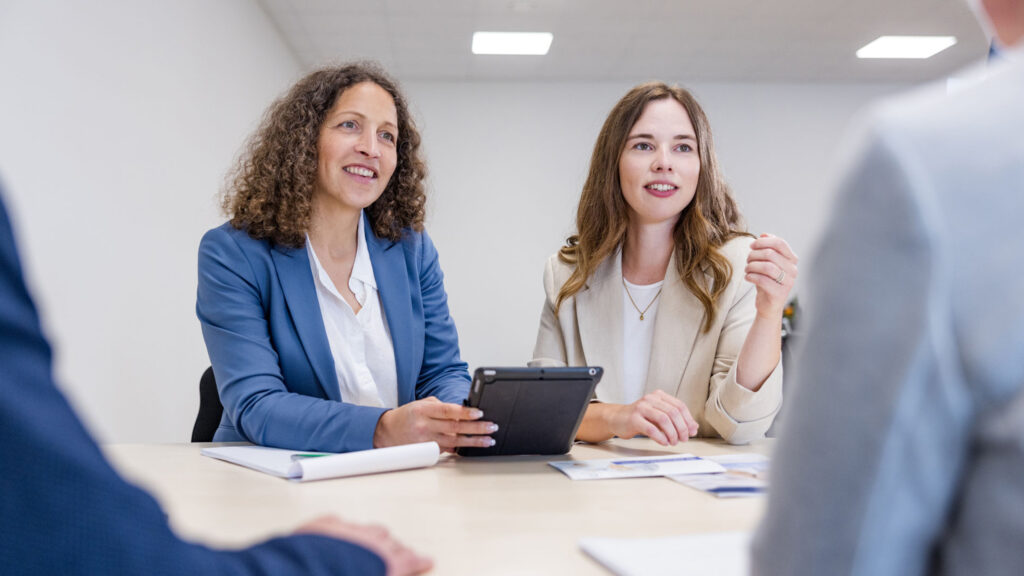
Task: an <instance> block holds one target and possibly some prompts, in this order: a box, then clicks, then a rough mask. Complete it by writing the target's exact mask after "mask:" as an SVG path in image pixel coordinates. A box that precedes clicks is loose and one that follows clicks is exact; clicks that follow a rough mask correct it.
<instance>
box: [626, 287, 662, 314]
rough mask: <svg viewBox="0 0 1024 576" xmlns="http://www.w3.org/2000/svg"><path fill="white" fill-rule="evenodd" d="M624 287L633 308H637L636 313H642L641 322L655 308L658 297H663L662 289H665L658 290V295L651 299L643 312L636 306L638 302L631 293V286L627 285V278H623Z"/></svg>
mask: <svg viewBox="0 0 1024 576" xmlns="http://www.w3.org/2000/svg"><path fill="white" fill-rule="evenodd" d="M622 287H623V288H625V289H626V296H627V297H628V298H629V303H630V304H632V305H633V308H635V309H636V311H637V312H639V313H640V320H641V321H643V319H644V314H646V313H647V311H648V310H650V309H651V306H654V303H655V302H657V301H658V296H661V288H664V285H662V287H661V288H658V293H657V294H655V295H654V298H651V301H650V302H649V303H648V304H647V306H646V307H645V308H644V309H643V310H641V309H640V307H639V306H637V305H636V300H633V295H632V294H630V293H629V286H627V285H626V277H625V276H623V277H622Z"/></svg>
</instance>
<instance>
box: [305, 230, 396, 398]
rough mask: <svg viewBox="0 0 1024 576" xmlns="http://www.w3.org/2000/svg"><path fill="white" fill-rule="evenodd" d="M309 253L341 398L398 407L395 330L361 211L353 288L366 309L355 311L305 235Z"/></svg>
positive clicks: (351, 278) (353, 268)
mask: <svg viewBox="0 0 1024 576" xmlns="http://www.w3.org/2000/svg"><path fill="white" fill-rule="evenodd" d="M306 252H307V253H309V266H310V268H311V269H312V271H313V284H314V285H315V286H316V297H317V300H319V301H320V314H321V316H323V319H324V329H326V330H327V343H328V344H329V345H330V347H331V356H332V357H334V373H335V374H336V375H337V377H338V386H339V387H340V388H341V399H342V400H343V401H344V402H348V403H349V404H358V405H360V406H377V407H381V408H396V407H397V406H398V371H397V369H396V368H395V349H394V345H393V344H392V343H391V332H389V331H388V324H387V322H385V320H384V308H383V307H382V306H381V305H380V296H379V295H378V293H377V280H376V278H374V275H373V266H372V265H371V263H370V253H369V251H368V250H367V249H366V228H365V225H364V223H363V217H362V213H360V215H359V230H358V231H357V232H356V260H355V263H354V264H353V265H352V275H351V276H350V277H349V279H348V288H349V290H351V291H352V293H353V294H355V296H356V301H357V302H359V304H360V306H362V308H360V309H359V313H358V314H356V313H353V312H352V307H351V306H349V305H348V302H346V301H345V299H344V298H342V297H341V294H340V293H338V290H337V288H336V287H335V286H334V282H333V281H331V277H330V276H329V275H328V274H327V271H326V270H324V268H323V266H321V265H320V260H319V259H318V258H317V257H316V252H315V251H314V250H313V245H312V243H310V241H309V236H308V235H307V236H306Z"/></svg>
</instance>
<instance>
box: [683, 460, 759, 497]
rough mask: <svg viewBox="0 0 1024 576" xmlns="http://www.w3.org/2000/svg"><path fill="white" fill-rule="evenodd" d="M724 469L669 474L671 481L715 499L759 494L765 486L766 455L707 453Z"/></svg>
mask: <svg viewBox="0 0 1024 576" xmlns="http://www.w3.org/2000/svg"><path fill="white" fill-rule="evenodd" d="M708 460H713V461H715V462H717V463H719V464H721V465H722V466H723V467H724V468H725V473H723V474H690V475H685V476H669V478H671V479H672V480H675V481H676V482H679V483H680V484H685V485H686V486H689V487H691V488H696V489H697V490H702V491H704V492H707V493H709V494H713V495H714V496H716V497H718V498H744V497H751V496H760V495H761V494H764V493H765V492H766V491H767V489H768V482H767V476H768V468H769V460H768V457H767V456H764V455H761V454H750V453H742V454H723V455H720V456H709V457H708Z"/></svg>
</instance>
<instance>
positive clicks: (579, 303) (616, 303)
mask: <svg viewBox="0 0 1024 576" xmlns="http://www.w3.org/2000/svg"><path fill="white" fill-rule="evenodd" d="M576 320H577V322H578V323H579V330H580V344H581V346H582V347H583V356H584V358H585V359H586V362H587V364H588V365H590V366H601V367H603V368H604V377H603V378H602V379H601V382H600V383H599V384H598V385H597V396H598V398H599V399H602V398H609V395H608V394H602V393H601V390H602V388H604V389H609V388H619V387H621V386H622V253H621V251H620V252H616V253H615V254H614V255H613V256H611V257H609V258H608V259H606V260H605V261H604V262H603V263H602V264H601V266H599V267H598V269H597V271H596V272H594V276H593V277H592V278H590V280H588V281H587V286H585V287H584V288H583V290H580V292H579V293H578V294H576ZM611 397H612V398H614V397H615V395H612V396H611Z"/></svg>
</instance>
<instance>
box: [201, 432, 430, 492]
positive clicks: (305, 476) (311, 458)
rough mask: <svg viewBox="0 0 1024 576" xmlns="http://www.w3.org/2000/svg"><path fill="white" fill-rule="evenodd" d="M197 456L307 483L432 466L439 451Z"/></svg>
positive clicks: (241, 449)
mask: <svg viewBox="0 0 1024 576" xmlns="http://www.w3.org/2000/svg"><path fill="white" fill-rule="evenodd" d="M200 454H202V455H203V456H209V457H210V458H217V459H218V460H225V461H227V462H231V463H233V464H239V465H241V466H245V467H247V468H252V469H253V470H259V471H260V472H263V473H265V474H270V475H272V476H278V477H280V478H288V479H289V480H295V481H297V482H308V481H310V480H323V479H325V478H341V477H344V476H358V475H360V474H375V473H377V472H390V471H392V470H406V469H409V468H423V467H425V466H433V465H434V464H436V463H437V459H438V457H439V456H440V454H441V450H440V448H439V447H438V445H437V443H436V442H421V443H419V444H407V445H405V446H393V447H390V448H378V449H376V450H363V451H360V452H349V453H347V454H328V453H324V452H299V451H296V450H282V449H280V448H267V447H264V446H221V447H219V448H203V449H202V451H201V452H200Z"/></svg>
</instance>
